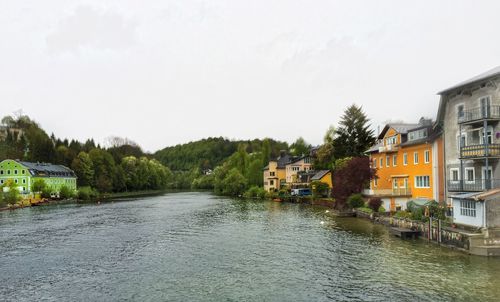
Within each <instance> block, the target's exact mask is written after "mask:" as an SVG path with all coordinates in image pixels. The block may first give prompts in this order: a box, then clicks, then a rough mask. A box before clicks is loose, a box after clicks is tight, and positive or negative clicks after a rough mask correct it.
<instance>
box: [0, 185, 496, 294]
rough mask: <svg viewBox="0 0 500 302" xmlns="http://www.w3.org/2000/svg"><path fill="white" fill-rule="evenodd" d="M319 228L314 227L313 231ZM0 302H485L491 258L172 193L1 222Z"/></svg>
mask: <svg viewBox="0 0 500 302" xmlns="http://www.w3.org/2000/svg"><path fill="white" fill-rule="evenodd" d="M321 222H323V223H321ZM0 255H1V261H0V300H2V301H33V300H39V301H473V300H478V301H495V300H496V298H497V297H498V296H500V288H499V287H498V286H497V284H498V280H499V277H500V260H498V259H484V258H478V257H472V256H467V255H464V254H460V253H457V252H453V251H450V250H448V249H444V248H440V247H437V246H435V245H429V244H426V243H423V242H414V241H401V240H398V239H396V238H392V237H390V236H389V235H388V233H387V230H386V229H385V228H384V227H382V226H379V225H373V224H371V223H370V222H368V221H365V220H359V219H351V218H342V219H336V218H333V217H330V216H327V215H326V214H325V213H324V210H323V209H320V208H314V207H310V206H304V205H296V204H280V203H274V202H252V201H238V200H231V199H225V198H217V197H214V196H212V195H209V194H205V193H178V194H167V195H165V196H159V197H153V198H144V199H137V200H130V199H129V200H123V201H120V202H113V203H104V204H101V205H93V204H87V205H55V206H44V207H38V208H32V209H22V210H19V211H13V212H2V213H0Z"/></svg>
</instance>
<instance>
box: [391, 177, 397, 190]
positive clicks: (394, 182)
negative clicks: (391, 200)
mask: <svg viewBox="0 0 500 302" xmlns="http://www.w3.org/2000/svg"><path fill="white" fill-rule="evenodd" d="M392 188H393V189H397V188H398V180H397V179H396V178H394V179H393V180H392Z"/></svg>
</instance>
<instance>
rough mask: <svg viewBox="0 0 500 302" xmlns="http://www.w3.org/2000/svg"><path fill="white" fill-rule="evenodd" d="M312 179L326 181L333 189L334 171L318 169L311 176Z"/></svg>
mask: <svg viewBox="0 0 500 302" xmlns="http://www.w3.org/2000/svg"><path fill="white" fill-rule="evenodd" d="M311 181H319V182H322V183H325V184H327V185H328V187H329V188H330V189H331V188H333V180H332V171H330V170H321V171H318V172H316V174H315V175H314V176H313V177H312V178H311Z"/></svg>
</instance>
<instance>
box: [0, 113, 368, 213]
mask: <svg viewBox="0 0 500 302" xmlns="http://www.w3.org/2000/svg"><path fill="white" fill-rule="evenodd" d="M2 125H3V127H4V129H6V131H4V133H5V134H6V136H5V137H4V138H3V139H0V159H6V158H11V159H21V160H25V161H33V162H50V163H54V164H61V165H64V166H67V167H69V168H71V169H72V170H73V171H74V172H75V173H76V175H77V182H78V187H79V188H80V189H79V192H78V193H77V195H76V196H77V197H79V198H81V199H92V198H95V197H96V196H99V195H103V194H107V193H121V192H134V191H147V190H163V189H196V190H213V191H214V192H215V193H216V194H220V195H228V196H249V197H252V198H263V197H268V198H274V197H276V196H279V195H281V196H283V195H286V194H289V193H290V192H288V191H283V192H275V193H273V194H271V193H266V192H264V190H263V188H262V187H263V177H262V170H263V168H264V167H265V166H266V165H267V163H268V162H269V160H270V159H271V158H276V157H278V156H279V155H280V154H282V153H283V152H284V153H289V154H292V155H297V156H298V155H312V156H313V160H314V169H317V170H320V169H328V170H332V171H333V172H334V173H333V180H334V183H335V186H334V189H333V191H332V192H328V189H327V188H325V187H324V185H323V184H321V183H313V184H312V185H311V189H312V192H313V196H314V198H324V197H327V196H330V195H331V196H332V197H334V198H335V200H336V202H335V206H336V207H337V208H338V209H343V208H347V207H348V205H347V199H348V198H349V196H351V195H352V194H355V193H360V192H361V190H362V189H363V188H364V187H365V186H366V184H367V183H368V182H369V180H370V178H371V177H373V176H374V173H373V171H372V170H371V169H370V168H369V166H370V165H369V163H368V158H367V157H365V156H364V153H363V152H364V151H365V150H366V149H367V148H368V147H370V146H371V145H372V144H373V143H374V141H375V138H374V136H373V131H372V130H370V125H369V119H368V118H367V116H366V115H365V113H364V112H363V111H362V108H361V107H358V106H356V105H352V106H350V107H349V108H347V109H346V110H345V112H344V114H343V115H342V117H341V120H340V122H339V124H338V127H337V128H334V127H330V128H329V129H328V130H327V132H326V135H325V138H324V142H323V144H322V145H320V146H318V147H316V148H312V146H311V145H310V144H309V143H307V142H306V141H305V140H304V139H303V138H301V137H299V138H298V139H297V140H296V141H295V142H294V143H293V144H291V145H290V146H289V145H288V144H287V143H286V142H280V141H277V140H273V139H270V138H266V139H262V140H261V139H254V140H238V141H235V140H228V139H226V138H222V137H219V138H207V139H203V140H200V141H196V142H190V143H187V144H180V145H176V146H173V147H167V148H164V149H162V150H160V151H157V152H156V153H154V154H148V153H145V152H143V151H142V149H141V148H140V147H139V146H138V145H137V144H136V143H135V142H133V141H131V140H129V139H126V138H119V137H111V138H109V139H108V140H107V143H106V145H107V146H106V147H104V146H101V145H100V144H96V143H95V142H94V140H93V139H91V138H90V139H87V140H86V141H85V142H80V141H78V140H74V139H72V140H68V139H60V138H56V137H55V135H54V134H52V135H50V136H49V135H48V134H47V133H46V132H45V131H44V130H43V129H42V128H41V127H40V126H39V125H38V124H37V123H36V122H35V121H33V120H31V119H30V118H29V117H28V116H26V115H22V114H17V115H14V116H6V117H4V118H3V119H2ZM313 150H314V151H313ZM34 186H35V187H34V188H33V189H34V190H33V191H34V192H38V193H40V195H41V196H50V195H51V193H52V192H50V188H47V186H45V185H44V184H43V183H37V184H34ZM62 191H63V192H61V193H60V194H61V195H64V196H68V197H71V196H72V195H73V194H74V193H73V192H66V191H65V190H62ZM2 198H3V199H4V200H5V198H6V197H2ZM7 198H11V197H7Z"/></svg>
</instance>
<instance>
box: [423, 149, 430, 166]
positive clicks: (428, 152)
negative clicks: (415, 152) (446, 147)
mask: <svg viewBox="0 0 500 302" xmlns="http://www.w3.org/2000/svg"><path fill="white" fill-rule="evenodd" d="M424 162H425V163H426V164H428V163H430V162H431V152H430V151H429V150H425V152H424Z"/></svg>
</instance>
